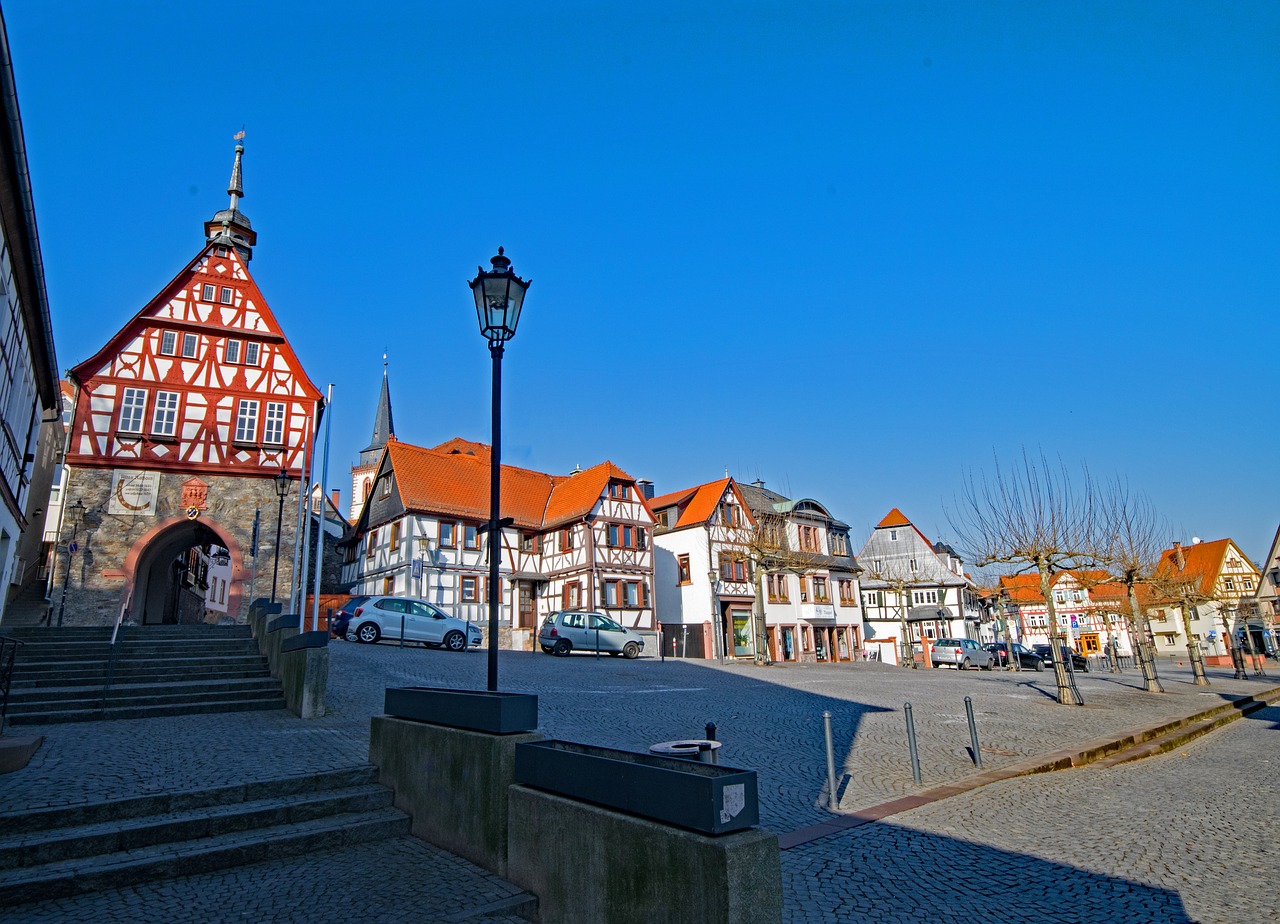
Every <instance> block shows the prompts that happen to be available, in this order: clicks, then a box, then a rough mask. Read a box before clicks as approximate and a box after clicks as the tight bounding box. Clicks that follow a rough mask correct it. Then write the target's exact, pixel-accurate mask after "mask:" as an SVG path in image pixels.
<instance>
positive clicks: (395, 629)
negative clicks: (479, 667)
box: [347, 597, 481, 651]
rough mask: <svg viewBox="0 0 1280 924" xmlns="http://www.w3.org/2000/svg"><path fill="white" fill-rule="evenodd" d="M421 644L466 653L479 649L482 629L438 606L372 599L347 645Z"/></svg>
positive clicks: (357, 616)
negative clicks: (379, 643) (361, 643)
mask: <svg viewBox="0 0 1280 924" xmlns="http://www.w3.org/2000/svg"><path fill="white" fill-rule="evenodd" d="M402 633H403V636H404V640H405V641H406V642H421V643H422V644H423V645H430V646H431V647H433V648H447V649H449V650H450V651H466V650H467V648H468V647H469V646H472V645H479V644H480V640H481V635H480V627H479V626H476V625H472V624H471V623H469V622H464V621H463V620H461V619H456V618H454V617H453V616H449V615H446V614H445V613H443V612H442V611H441V610H440V609H439V607H437V606H436V605H435V604H434V603H428V602H427V601H426V600H415V599H414V598H412V597H370V598H369V599H368V600H366V601H365V602H364V603H363V604H361V605H360V607H359V608H357V609H356V611H355V612H354V613H353V614H352V615H351V622H350V623H348V624H347V641H349V642H364V643H366V644H370V645H371V644H373V643H374V642H377V641H379V640H380V639H384V638H385V639H390V640H392V641H397V642H398V641H400V638H401V634H402Z"/></svg>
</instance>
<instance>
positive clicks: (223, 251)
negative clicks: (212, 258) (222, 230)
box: [213, 244, 231, 257]
mask: <svg viewBox="0 0 1280 924" xmlns="http://www.w3.org/2000/svg"><path fill="white" fill-rule="evenodd" d="M213 252H214V253H215V254H217V255H218V256H220V257H227V256H230V255H231V252H230V251H229V250H227V248H226V247H224V246H223V245H222V244H219V245H218V246H217V247H215V248H213Z"/></svg>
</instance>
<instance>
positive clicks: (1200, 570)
mask: <svg viewBox="0 0 1280 924" xmlns="http://www.w3.org/2000/svg"><path fill="white" fill-rule="evenodd" d="M1230 545H1231V540H1230V539H1215V540H1213V541H1212V542H1197V543H1195V544H1193V545H1184V546H1182V560H1183V566H1182V567H1181V568H1179V567H1178V561H1177V556H1178V550H1177V549H1176V548H1169V549H1165V550H1164V551H1163V552H1161V553H1160V562H1159V563H1158V564H1157V565H1156V577H1157V578H1158V579H1163V580H1174V579H1178V580H1183V579H1185V580H1188V581H1190V580H1194V581H1196V582H1197V584H1196V592H1197V593H1199V594H1201V595H1202V596H1204V597H1213V595H1214V585H1215V584H1217V582H1218V574H1219V573H1220V572H1221V571H1222V563H1223V560H1224V559H1225V558H1226V556H1227V548H1228V547H1229V546H1230Z"/></svg>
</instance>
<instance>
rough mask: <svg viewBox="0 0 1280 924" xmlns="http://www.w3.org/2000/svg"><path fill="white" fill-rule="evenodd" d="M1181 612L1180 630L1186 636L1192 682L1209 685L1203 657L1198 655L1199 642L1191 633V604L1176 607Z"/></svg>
mask: <svg viewBox="0 0 1280 924" xmlns="http://www.w3.org/2000/svg"><path fill="white" fill-rule="evenodd" d="M1178 609H1179V611H1180V612H1181V613H1182V631H1183V632H1184V633H1186V636H1187V657H1188V658H1189V659H1190V660H1191V673H1192V676H1193V677H1194V678H1195V679H1194V680H1193V681H1192V682H1193V683H1194V684H1195V685H1196V686H1198V687H1207V686H1209V677H1208V675H1206V674H1205V672H1204V658H1203V657H1202V656H1201V655H1200V643H1199V642H1197V641H1196V637H1195V636H1194V635H1192V634H1191V605H1190V604H1189V603H1185V602H1184V603H1183V604H1182V606H1180V607H1178Z"/></svg>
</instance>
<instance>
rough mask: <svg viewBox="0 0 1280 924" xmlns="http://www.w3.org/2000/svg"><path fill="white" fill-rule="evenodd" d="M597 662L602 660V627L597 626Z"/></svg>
mask: <svg viewBox="0 0 1280 924" xmlns="http://www.w3.org/2000/svg"><path fill="white" fill-rule="evenodd" d="M596 660H597V661H599V660H600V627H599V626H596Z"/></svg>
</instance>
